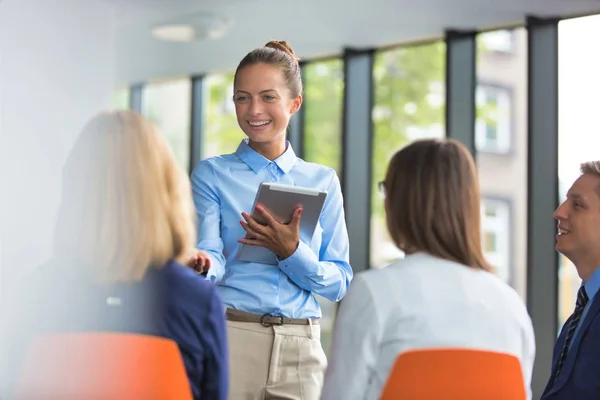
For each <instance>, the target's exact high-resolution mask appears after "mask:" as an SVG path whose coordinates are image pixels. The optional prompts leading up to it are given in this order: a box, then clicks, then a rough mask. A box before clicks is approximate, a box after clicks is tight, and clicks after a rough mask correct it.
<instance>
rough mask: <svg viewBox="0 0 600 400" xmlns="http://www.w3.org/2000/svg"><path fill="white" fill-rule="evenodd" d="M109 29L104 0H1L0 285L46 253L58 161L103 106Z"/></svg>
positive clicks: (108, 90)
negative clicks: (87, 121)
mask: <svg viewBox="0 0 600 400" xmlns="http://www.w3.org/2000/svg"><path fill="white" fill-rule="evenodd" d="M114 32H115V24H114V14H113V11H112V6H111V5H110V4H109V3H108V2H106V1H104V0H0V272H1V274H0V285H1V286H0V289H1V288H4V289H6V287H7V286H9V285H11V284H12V283H13V282H14V281H15V279H18V278H20V277H21V276H22V275H23V274H24V273H26V272H27V271H29V270H31V268H33V267H35V266H37V265H39V264H41V263H42V262H44V261H45V260H46V259H47V258H48V257H49V255H50V252H51V245H52V231H53V228H54V227H53V225H54V219H55V216H56V209H57V206H58V203H59V201H60V191H61V168H62V165H63V163H64V161H65V159H66V156H67V154H68V152H69V150H70V147H71V146H72V144H73V142H74V140H75V138H76V136H77V135H78V133H79V131H80V130H81V128H82V126H83V124H84V123H85V121H86V120H87V119H88V118H90V117H91V116H92V115H93V114H94V113H96V112H98V111H99V110H101V109H103V108H106V107H108V106H109V105H110V100H111V94H112V90H113V77H114V64H115V57H116V52H115V33H114ZM0 295H1V291H0Z"/></svg>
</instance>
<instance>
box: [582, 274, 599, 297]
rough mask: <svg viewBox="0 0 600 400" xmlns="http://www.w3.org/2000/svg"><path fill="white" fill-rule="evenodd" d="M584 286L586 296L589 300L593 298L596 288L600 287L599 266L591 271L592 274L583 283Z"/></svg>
mask: <svg viewBox="0 0 600 400" xmlns="http://www.w3.org/2000/svg"><path fill="white" fill-rule="evenodd" d="M583 285H584V286H585V292H586V293H587V295H588V298H589V299H590V300H591V299H593V298H594V296H595V295H596V293H597V292H598V290H599V289H600V268H598V269H597V270H595V271H594V272H593V273H592V276H590V278H589V279H588V280H587V281H585V282H584V283H583Z"/></svg>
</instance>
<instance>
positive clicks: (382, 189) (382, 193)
mask: <svg viewBox="0 0 600 400" xmlns="http://www.w3.org/2000/svg"><path fill="white" fill-rule="evenodd" d="M377 189H378V190H379V195H380V196H381V198H382V199H385V198H386V197H387V189H386V188H385V181H381V182H379V183H378V184H377Z"/></svg>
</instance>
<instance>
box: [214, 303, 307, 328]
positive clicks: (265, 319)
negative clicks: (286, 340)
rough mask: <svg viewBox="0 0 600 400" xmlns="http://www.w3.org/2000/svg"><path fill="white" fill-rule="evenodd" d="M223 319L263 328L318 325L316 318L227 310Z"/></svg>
mask: <svg viewBox="0 0 600 400" xmlns="http://www.w3.org/2000/svg"><path fill="white" fill-rule="evenodd" d="M225 317H226V318H227V320H229V321H235V322H256V323H259V324H262V325H263V326H266V327H269V326H273V325H287V324H289V325H319V319H318V318H310V319H309V318H285V317H280V316H277V315H271V314H264V315H259V314H252V313H249V312H245V311H239V310H234V309H233V308H228V309H227V310H226V311H225Z"/></svg>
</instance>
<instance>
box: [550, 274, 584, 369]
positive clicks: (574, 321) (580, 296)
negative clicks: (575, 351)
mask: <svg viewBox="0 0 600 400" xmlns="http://www.w3.org/2000/svg"><path fill="white" fill-rule="evenodd" d="M588 300H589V298H588V295H587V293H586V291H585V287H584V286H583V285H581V287H580V288H579V291H578V292H577V302H576V303H575V311H573V315H572V316H571V322H570V323H569V328H568V330H567V337H566V339H565V344H564V346H563V348H562V351H561V352H560V356H559V357H558V365H557V367H556V372H555V373H554V376H553V379H552V381H554V380H556V378H557V377H558V374H559V373H560V370H561V369H562V367H563V364H564V363H565V360H566V359H567V354H568V352H569V346H570V344H571V340H572V339H573V334H574V333H575V329H576V328H577V325H578V323H579V320H580V319H581V314H582V313H583V308H584V307H585V305H586V304H587V302H588Z"/></svg>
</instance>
